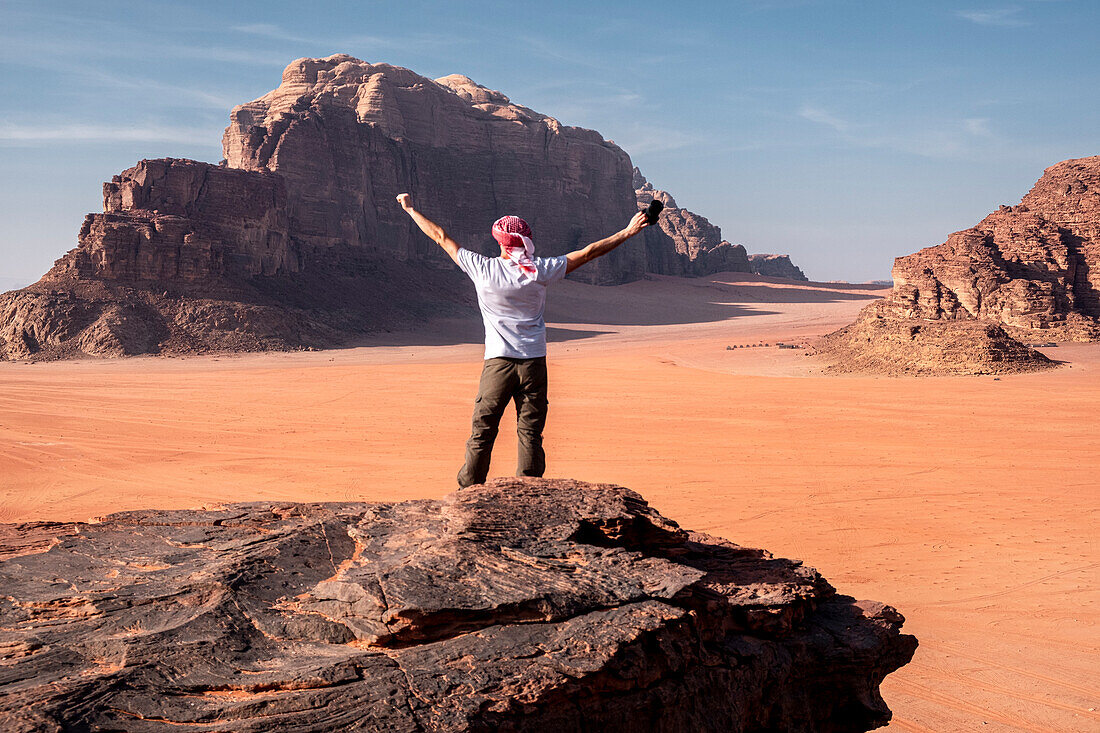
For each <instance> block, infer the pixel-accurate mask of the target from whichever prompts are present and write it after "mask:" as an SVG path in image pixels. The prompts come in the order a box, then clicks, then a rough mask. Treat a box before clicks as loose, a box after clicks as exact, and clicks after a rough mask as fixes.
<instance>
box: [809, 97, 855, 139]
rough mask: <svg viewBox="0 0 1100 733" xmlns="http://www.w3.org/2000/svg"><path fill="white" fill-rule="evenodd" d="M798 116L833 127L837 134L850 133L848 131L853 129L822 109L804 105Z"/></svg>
mask: <svg viewBox="0 0 1100 733" xmlns="http://www.w3.org/2000/svg"><path fill="white" fill-rule="evenodd" d="M798 116H799V117H801V118H802V119H804V120H809V121H810V122H816V123H817V124H819V125H825V126H827V127H831V128H833V129H834V130H836V131H837V132H848V130H849V129H851V125H850V124H849V123H848V122H846V121H845V120H842V119H840V118H839V117H837V116H836V115H834V114H832V113H830V112H828V111H826V110H824V109H822V108H820V107H814V106H812V105H808V104H807V105H803V106H802V109H800V110H798Z"/></svg>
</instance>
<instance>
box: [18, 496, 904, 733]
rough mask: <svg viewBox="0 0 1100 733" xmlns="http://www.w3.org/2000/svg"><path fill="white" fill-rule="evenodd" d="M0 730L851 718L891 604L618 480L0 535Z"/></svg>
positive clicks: (896, 661) (710, 724)
mask: <svg viewBox="0 0 1100 733" xmlns="http://www.w3.org/2000/svg"><path fill="white" fill-rule="evenodd" d="M0 587H2V592H0V624H2V625H3V627H4V629H5V633H4V638H3V641H2V642H0V644H2V645H3V650H4V654H3V656H4V664H3V665H0V727H2V728H3V729H4V730H6V731H13V732H16V731H55V730H127V731H134V732H140V731H165V730H178V729H179V728H180V726H187V727H188V729H189V730H209V731H277V730H312V731H328V730H332V731H335V730H378V731H383V730H384V731H402V730H404V731H425V730H433V731H446V730H455V731H458V730H484V731H489V730H498V731H509V730H511V731H545V730H554V731H582V730H604V729H610V728H617V729H621V730H655V731H657V730H662V731H680V730H693V731H708V730H713V731H719V730H721V731H738V730H741V731H749V730H753V731H758V730H791V731H795V730H804V731H811V730H813V731H858V730H867V729H869V728H872V727H876V726H878V725H882V724H883V723H885V722H886V721H887V720H888V719H889V717H890V713H889V710H888V709H887V707H886V705H885V704H884V703H883V701H882V698H881V697H880V696H879V692H878V687H879V683H880V682H881V681H882V679H883V678H884V677H885V675H887V674H889V673H890V672H892V671H893V670H895V669H897V668H898V667H900V666H901V665H903V664H905V663H906V662H908V661H909V659H910V658H911V656H912V654H913V651H914V649H915V647H916V640H915V639H914V638H913V637H911V636H906V635H903V634H900V633H899V628H900V626H901V624H902V621H903V619H902V617H901V616H900V615H899V614H898V613H897V612H896V611H894V610H893V609H892V608H889V607H887V606H883V605H881V604H878V603H874V602H867V601H855V600H853V599H852V598H849V597H846V596H841V595H838V594H836V593H835V591H834V590H833V589H832V588H831V587H830V586H829V584H828V583H827V582H826V581H825V580H824V579H822V578H821V576H819V575H818V574H817V573H816V572H815V571H813V570H812V569H810V568H807V567H804V566H802V565H801V564H800V563H798V562H793V561H790V560H782V559H775V558H772V557H771V556H770V555H768V554H767V553H766V552H763V551H761V550H753V549H749V548H744V547H738V546H737V545H733V544H731V543H729V542H726V541H725V540H721V539H717V538H714V537H709V536H707V535H703V534H698V533H694V532H687V531H684V530H682V529H680V528H679V527H678V526H677V525H676V524H675V523H673V522H671V521H669V520H667V519H665V518H664V517H662V516H661V515H659V514H658V513H657V512H655V511H654V510H653V509H651V508H650V507H649V506H648V505H647V504H646V503H645V501H643V500H642V498H641V497H640V496H638V495H637V494H635V493H633V492H631V491H628V490H626V489H622V488H618V487H613V486H607V485H589V484H581V483H577V482H573V481H567V480H542V479H507V480H496V481H493V482H490V483H489V484H486V485H484V486H478V487H472V488H471V489H469V490H464V491H460V492H458V493H456V494H452V495H450V496H448V497H445V498H444V499H442V500H438V501H410V502H403V503H397V504H392V503H391V504H359V503H343V504H285V503H254V504H236V505H231V506H227V507H224V508H220V509H214V510H192V511H137V512H123V513H119V514H114V515H111V516H109V517H106V518H104V519H103V520H102V521H100V522H97V523H92V524H46V523H33V524H23V525H0Z"/></svg>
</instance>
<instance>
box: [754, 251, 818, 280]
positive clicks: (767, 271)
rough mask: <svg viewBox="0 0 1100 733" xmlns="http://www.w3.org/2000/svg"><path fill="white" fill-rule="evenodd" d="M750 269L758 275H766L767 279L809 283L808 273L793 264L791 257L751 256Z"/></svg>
mask: <svg viewBox="0 0 1100 733" xmlns="http://www.w3.org/2000/svg"><path fill="white" fill-rule="evenodd" d="M749 267H751V268H752V271H753V272H755V273H756V274H757V275H764V276H765V277H784V278H787V279H788V280H801V281H803V282H808V281H809V278H808V277H806V273H804V272H802V269H801V268H799V267H798V266H797V265H795V264H794V263H793V262H791V256H790V255H764V254H758V255H749Z"/></svg>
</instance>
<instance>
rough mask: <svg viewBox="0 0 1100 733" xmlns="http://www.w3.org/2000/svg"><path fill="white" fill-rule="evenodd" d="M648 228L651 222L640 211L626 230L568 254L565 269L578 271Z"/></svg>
mask: <svg viewBox="0 0 1100 733" xmlns="http://www.w3.org/2000/svg"><path fill="white" fill-rule="evenodd" d="M647 226H649V222H648V221H646V218H645V212H644V211H639V212H638V213H637V214H635V215H634V218H633V219H631V220H630V223H629V224H627V225H626V228H625V229H622V230H620V231H618V232H615V233H614V234H612V235H611V236H610V237H607V238H605V239H601V240H600V241H598V242H593V243H592V244H590V245H588V246H587V247H584V248H583V249H577V250H573V251H572V252H570V253H569V254H567V255H566V256H565V259H566V261H567V262H568V264H567V265H566V267H565V271H566V273H570V272H573V270H576V269H577V268H578V267H580V266H581V265H583V264H586V263H588V262H591V261H592V260H594V259H596V258H597V257H602V256H603V255H605V254H607V253H608V252H610V251H611V250H613V249H615V248H616V247H618V246H619V245H620V244H622V243H623V242H625V241H626V240H628V239H630V238H631V237H633V236H634V235H635V234H637V233H638V232H640V231H642V230H643V229H645V228H646V227H647Z"/></svg>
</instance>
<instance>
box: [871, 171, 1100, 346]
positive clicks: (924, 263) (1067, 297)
mask: <svg viewBox="0 0 1100 733" xmlns="http://www.w3.org/2000/svg"><path fill="white" fill-rule="evenodd" d="M893 276H894V292H893V295H892V296H891V299H890V300H891V302H892V303H893V304H894V305H895V306H896V310H897V312H898V314H899V315H900V316H901V317H905V318H929V319H958V318H983V319H986V320H990V321H993V322H995V323H998V324H1001V325H1002V326H1004V327H1005V328H1006V329H1008V330H1009V331H1010V332H1011V333H1013V334H1015V335H1016V336H1022V337H1025V338H1042V339H1044V340H1046V339H1049V338H1053V339H1066V340H1091V339H1096V338H1100V298H1098V293H1100V156H1094V157H1091V158H1080V159H1077V160H1066V161H1062V162H1061V163H1058V164H1057V165H1054V166H1051V167H1050V168H1048V169H1047V170H1046V172H1044V173H1043V176H1042V178H1040V179H1039V181H1038V182H1037V183H1036V184H1035V186H1034V187H1033V188H1032V189H1031V191H1030V192H1029V193H1028V194H1027V195H1026V196H1024V198H1023V200H1022V201H1021V202H1020V204H1019V205H1017V206H1002V207H1001V209H1000V210H999V211H995V212H993V213H992V214H990V215H989V216H987V217H986V218H985V219H983V220H982V221H981V222H979V223H978V224H977V225H976V226H974V227H972V228H970V229H967V230H965V231H961V232H956V233H955V234H952V235H951V236H950V237H948V239H947V242H945V243H944V244H941V245H939V246H937V247H929V248H927V249H923V250H921V251H919V252H916V253H915V254H911V255H908V256H906V257H899V258H898V259H897V260H896V261H895V262H894V271H893Z"/></svg>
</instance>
